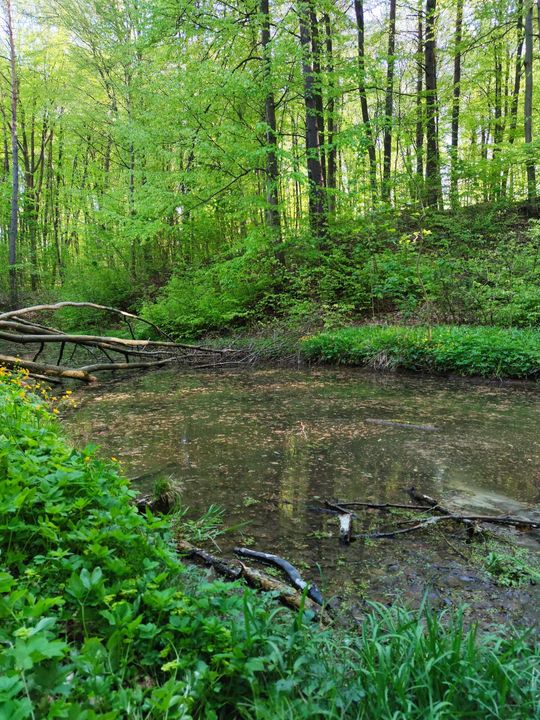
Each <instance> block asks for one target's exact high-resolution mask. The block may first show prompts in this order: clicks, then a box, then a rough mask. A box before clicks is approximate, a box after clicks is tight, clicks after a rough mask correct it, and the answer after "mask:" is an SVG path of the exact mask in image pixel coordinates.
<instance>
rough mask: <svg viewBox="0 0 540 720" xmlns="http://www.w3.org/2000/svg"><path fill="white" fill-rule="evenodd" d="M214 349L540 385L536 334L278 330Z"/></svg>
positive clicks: (382, 328)
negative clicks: (236, 349)
mask: <svg viewBox="0 0 540 720" xmlns="http://www.w3.org/2000/svg"><path fill="white" fill-rule="evenodd" d="M213 344H214V345H216V346H221V347H225V346H231V347H236V348H238V349H246V351H251V352H252V353H253V355H254V356H256V357H257V358H258V359H260V360H264V361H270V362H272V361H280V360H286V361H296V362H301V361H303V362H309V363H314V362H318V363H324V364H328V365H345V366H357V367H365V368H369V369H372V370H387V371H388V370H390V371H392V370H394V371H399V370H403V371H408V372H416V373H429V374H438V375H443V376H448V375H459V376H463V377H480V378H485V379H521V380H538V378H539V377H540V331H539V330H535V329H517V328H514V329H508V328H499V327H492V326H465V325H433V326H427V325H410V326H407V325H376V324H372V325H360V326H354V327H343V328H339V329H331V330H325V331H319V330H313V331H308V332H306V331H305V330H304V331H303V332H294V331H293V330H291V329H280V328H276V329H275V330H273V331H269V332H263V333H261V334H260V335H240V336H236V337H234V336H232V337H230V336H229V337H223V338H220V339H219V340H218V341H213Z"/></svg>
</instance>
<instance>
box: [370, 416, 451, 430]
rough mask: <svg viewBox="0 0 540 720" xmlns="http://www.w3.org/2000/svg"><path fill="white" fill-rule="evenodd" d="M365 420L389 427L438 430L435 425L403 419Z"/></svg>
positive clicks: (372, 423)
mask: <svg viewBox="0 0 540 720" xmlns="http://www.w3.org/2000/svg"><path fill="white" fill-rule="evenodd" d="M364 422H367V423H370V424H371V425H387V426H389V427H398V428H406V429H409V430H426V431H428V432H437V430H438V428H437V427H436V426H435V425H430V424H427V425H418V424H416V423H410V422H403V421H402V420H379V419H378V418H366V419H365V420H364Z"/></svg>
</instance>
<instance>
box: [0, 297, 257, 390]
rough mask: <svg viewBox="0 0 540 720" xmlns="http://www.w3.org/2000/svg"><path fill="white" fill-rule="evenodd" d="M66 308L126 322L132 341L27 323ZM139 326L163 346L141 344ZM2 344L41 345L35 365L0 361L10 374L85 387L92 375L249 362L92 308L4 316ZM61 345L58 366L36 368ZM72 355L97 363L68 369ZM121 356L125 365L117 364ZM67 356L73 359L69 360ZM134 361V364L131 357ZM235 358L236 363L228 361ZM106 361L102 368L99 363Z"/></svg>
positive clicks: (129, 316) (44, 308) (51, 307)
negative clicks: (14, 370) (49, 350)
mask: <svg viewBox="0 0 540 720" xmlns="http://www.w3.org/2000/svg"><path fill="white" fill-rule="evenodd" d="M65 307H78V308H89V309H93V310H97V311H100V312H106V313H111V314H113V315H117V316H119V317H121V318H122V319H123V320H125V321H126V323H127V325H128V328H129V332H130V334H131V338H122V337H112V336H108V335H103V336H102V335H82V334H81V335H78V334H73V333H65V332H63V331H62V330H59V329H58V328H55V327H49V326H47V325H44V324H43V323H38V322H33V321H32V320H28V319H27V318H26V317H23V316H25V315H33V314H35V313H38V312H56V311H57V310H61V309H62V308H65ZM135 321H138V322H139V321H140V322H142V323H144V324H145V325H147V326H149V327H151V328H152V329H153V330H154V331H155V332H156V333H157V334H158V335H160V336H161V337H162V338H166V339H160V340H151V339H138V338H136V337H135V334H134V331H133V326H132V322H135ZM0 340H4V341H6V342H9V343H12V344H14V345H22V346H26V345H38V346H39V348H38V350H37V352H36V351H34V352H33V359H32V360H29V359H28V358H27V357H23V356H21V357H19V356H15V355H12V354H9V355H8V354H5V355H1V356H0V363H3V364H4V365H6V366H7V367H9V368H17V367H21V368H25V369H26V370H28V371H29V372H30V374H31V375H32V376H34V377H36V378H37V377H39V376H47V377H56V378H59V379H65V378H69V379H72V380H80V381H81V382H85V383H92V382H96V381H97V378H96V376H95V374H94V373H98V372H105V371H112V372H115V371H118V370H121V371H126V370H127V371H131V370H146V369H151V368H155V367H161V366H163V365H166V364H168V363H179V364H180V363H181V364H184V365H188V366H190V367H195V368H213V367H216V366H223V365H229V364H231V365H232V364H237V363H241V362H244V361H245V358H243V357H242V354H241V353H239V352H238V351H234V350H230V349H227V348H219V349H218V348H208V347H204V346H201V345H188V344H185V343H177V342H175V341H174V340H173V339H172V338H171V337H170V336H169V335H168V334H167V333H166V332H165V331H163V330H161V328H159V327H158V326H157V325H156V324H155V323H153V322H151V321H149V320H146V319H145V318H141V317H139V316H137V315H134V314H133V313H129V312H125V311H124V310H119V309H117V308H112V307H108V306H106V305H98V304H97V303H89V302H59V303H54V304H46V305H34V306H32V307H26V308H20V309H19V310H11V311H9V312H5V313H1V314H0ZM53 345H59V347H60V350H59V353H58V359H57V361H56V364H52V363H42V362H37V360H38V358H39V356H40V355H41V353H42V352H43V351H44V349H45V348H46V347H48V346H53ZM67 347H69V348H70V349H72V352H71V360H70V362H72V361H73V357H74V355H75V353H76V351H77V348H82V349H83V350H84V351H85V352H86V353H90V355H91V357H92V358H93V360H94V362H93V363H92V364H90V365H88V364H86V365H82V366H80V367H65V366H63V365H62V364H61V363H62V360H63V358H64V353H65V350H66V348H67ZM118 355H120V356H121V360H120V359H118ZM68 356H69V354H68ZM132 356H134V357H135V359H134V360H133V361H130V357H132ZM229 358H232V359H229ZM100 359H103V360H104V362H99V360H100Z"/></svg>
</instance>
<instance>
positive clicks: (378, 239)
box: [70, 208, 540, 338]
mask: <svg viewBox="0 0 540 720" xmlns="http://www.w3.org/2000/svg"><path fill="white" fill-rule="evenodd" d="M344 232H345V231H344ZM283 252H284V262H283V263H279V262H278V261H277V259H276V258H275V257H274V255H273V253H272V251H271V250H270V249H268V248H265V247H264V246H259V245H254V246H250V247H247V248H246V247H244V246H239V247H238V248H237V249H236V251H235V252H234V253H228V254H226V255H216V256H215V257H214V258H213V260H212V262H211V263H210V264H209V263H204V264H201V265H199V266H190V267H189V268H182V267H180V268H178V269H177V270H176V272H175V274H174V275H173V277H172V278H171V280H170V281H169V282H168V283H167V284H166V285H165V286H164V287H163V288H162V289H161V291H160V292H159V294H158V295H157V297H156V296H152V299H151V300H150V301H147V302H146V303H145V304H144V307H143V312H144V314H145V315H146V317H148V318H149V319H151V320H153V321H155V322H156V323H157V324H158V325H160V326H162V327H164V328H165V329H166V330H168V331H169V332H170V333H172V334H173V335H175V336H176V337H179V338H180V337H184V338H190V337H196V336H200V335H201V334H204V333H208V332H216V331H217V332H220V333H223V332H224V331H230V330H231V329H236V328H239V327H242V328H246V327H247V328H251V329H252V330H253V329H258V328H260V327H261V326H265V325H266V326H268V325H270V326H272V325H275V324H276V322H278V323H280V324H281V326H284V327H288V328H289V329H293V328H303V329H305V328H314V327H316V328H323V329H331V328H336V327H340V326H343V325H346V324H350V323H351V322H359V321H361V322H366V320H371V321H373V320H374V319H376V320H380V319H385V322H392V323H396V324H408V323H411V322H415V323H418V322H420V323H429V324H436V323H438V324H452V325H462V324H469V325H482V326H485V325H494V326H499V327H519V328H534V327H538V326H539V324H540V226H539V224H538V221H536V220H530V221H526V220H525V219H524V218H523V217H521V216H520V214H519V213H518V212H517V210H516V211H513V210H512V209H506V210H500V211H499V212H497V211H496V209H493V208H492V209H491V210H490V211H489V212H488V211H487V209H486V210H485V211H484V212H483V213H474V212H473V211H471V210H469V211H467V210H463V211H459V212H454V213H452V212H448V213H444V214H443V213H434V212H432V213H428V214H424V215H422V216H418V215H414V214H413V215H410V214H407V213H406V212H403V213H391V212H387V213H382V212H379V213H373V214H372V215H370V216H368V217H367V218H364V220H363V222H362V224H361V225H360V224H359V225H358V226H354V227H349V228H348V229H347V231H346V232H345V234H341V233H340V232H337V233H336V234H335V235H334V236H333V237H331V238H329V240H328V243H327V246H326V247H325V248H324V249H320V248H318V247H316V245H315V243H314V241H313V239H312V238H309V237H303V238H297V239H295V240H294V241H291V242H290V243H288V244H287V246H286V247H285V248H284V251H283ZM109 287H111V288H112V287H114V286H110V285H109ZM78 288H79V292H78V295H79V296H80V294H81V292H83V288H82V287H81V285H80V283H79V284H78ZM73 295H74V294H73V292H72V291H70V297H72V296H73ZM91 297H95V293H94V291H92V293H89V294H88V298H91ZM108 300H109V303H110V304H115V302H116V298H114V297H110V298H109V299H108ZM119 300H122V298H119Z"/></svg>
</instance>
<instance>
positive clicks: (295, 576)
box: [234, 547, 324, 605]
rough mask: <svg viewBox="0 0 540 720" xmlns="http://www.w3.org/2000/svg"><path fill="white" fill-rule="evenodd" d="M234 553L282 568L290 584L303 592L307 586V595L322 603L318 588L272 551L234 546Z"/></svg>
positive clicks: (318, 603)
mask: <svg viewBox="0 0 540 720" xmlns="http://www.w3.org/2000/svg"><path fill="white" fill-rule="evenodd" d="M234 552H235V553H236V555H240V557H247V558H252V559H254V560H259V561H260V562H263V563H266V564H267V565H274V566H275V567H277V568H279V569H280V570H283V572H284V573H285V574H286V575H287V577H288V578H289V579H290V581H291V582H292V584H293V585H294V587H295V588H296V589H297V590H300V592H304V590H305V589H306V588H307V596H308V597H309V598H311V599H312V600H313V601H314V602H316V603H317V605H323V603H324V601H323V597H322V595H321V592H320V590H319V588H318V587H317V586H316V585H313V584H312V585H309V584H308V583H307V582H306V581H305V580H304V579H303V578H302V576H301V575H300V573H299V572H298V570H297V569H296V568H295V567H294V565H292V564H291V563H290V562H289V561H288V560H285V559H284V558H282V557H280V556H279V555H274V554H273V553H266V552H259V551H257V550H249V549H248V548H243V547H236V548H234Z"/></svg>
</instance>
